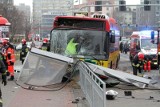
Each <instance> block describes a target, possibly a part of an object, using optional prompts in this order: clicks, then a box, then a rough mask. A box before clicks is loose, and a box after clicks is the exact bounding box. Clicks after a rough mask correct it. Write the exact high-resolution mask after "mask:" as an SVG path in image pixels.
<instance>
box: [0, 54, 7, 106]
mask: <svg viewBox="0 0 160 107" xmlns="http://www.w3.org/2000/svg"><path fill="white" fill-rule="evenodd" d="M0 73H1V74H2V84H4V86H5V85H7V76H6V66H5V64H4V62H3V56H2V53H0ZM2 106H3V102H2V91H1V88H0V107H2Z"/></svg>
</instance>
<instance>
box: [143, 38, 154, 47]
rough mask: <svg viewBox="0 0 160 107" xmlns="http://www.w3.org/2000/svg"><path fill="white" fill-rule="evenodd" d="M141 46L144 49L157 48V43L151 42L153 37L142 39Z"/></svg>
mask: <svg viewBox="0 0 160 107" xmlns="http://www.w3.org/2000/svg"><path fill="white" fill-rule="evenodd" d="M141 48H142V49H153V48H157V44H153V43H152V42H151V39H142V40H141Z"/></svg>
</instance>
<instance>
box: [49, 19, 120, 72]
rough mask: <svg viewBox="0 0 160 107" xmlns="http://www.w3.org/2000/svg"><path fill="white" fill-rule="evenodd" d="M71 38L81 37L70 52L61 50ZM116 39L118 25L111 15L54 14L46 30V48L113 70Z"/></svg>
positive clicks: (117, 49) (116, 60) (116, 61)
mask: <svg viewBox="0 0 160 107" xmlns="http://www.w3.org/2000/svg"><path fill="white" fill-rule="evenodd" d="M103 18H104V17H103ZM71 38H78V39H79V40H80V39H83V42H82V43H79V44H78V45H80V46H79V49H78V51H77V53H75V54H74V55H68V54H66V53H65V50H66V48H67V44H68V43H69V41H70V40H71ZM119 38H120V31H119V27H118V25H117V23H116V21H115V20H114V19H113V18H108V19H100V18H90V17H78V16H57V17H55V19H54V23H53V29H52V30H51V33H50V51H51V52H54V53H57V54H61V55H64V56H68V57H76V58H79V59H81V60H83V61H86V62H90V63H93V64H97V65H100V66H103V67H107V68H112V69H116V68H117V66H118V61H119V59H120V52H119ZM77 47H78V46H77Z"/></svg>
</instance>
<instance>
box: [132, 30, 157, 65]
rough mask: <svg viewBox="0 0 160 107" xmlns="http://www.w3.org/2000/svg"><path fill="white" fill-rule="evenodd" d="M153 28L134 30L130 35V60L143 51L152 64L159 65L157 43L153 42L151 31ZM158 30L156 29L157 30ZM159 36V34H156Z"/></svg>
mask: <svg viewBox="0 0 160 107" xmlns="http://www.w3.org/2000/svg"><path fill="white" fill-rule="evenodd" d="M152 31H153V30H143V31H134V32H133V33H132V35H131V36H130V39H131V42H130V55H129V58H130V61H132V59H133V57H134V56H135V55H136V54H137V53H138V52H142V53H144V55H145V56H147V57H148V58H149V59H150V61H151V66H157V44H154V43H152V40H151V32H152ZM155 32H156V31H155ZM155 36H157V34H156V35H155Z"/></svg>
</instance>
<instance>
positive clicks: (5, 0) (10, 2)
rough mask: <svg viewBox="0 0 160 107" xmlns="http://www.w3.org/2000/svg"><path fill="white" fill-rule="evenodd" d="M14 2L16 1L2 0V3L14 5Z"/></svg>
mask: <svg viewBox="0 0 160 107" xmlns="http://www.w3.org/2000/svg"><path fill="white" fill-rule="evenodd" d="M13 2H14V0H0V3H2V4H5V3H6V4H11V5H13Z"/></svg>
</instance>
